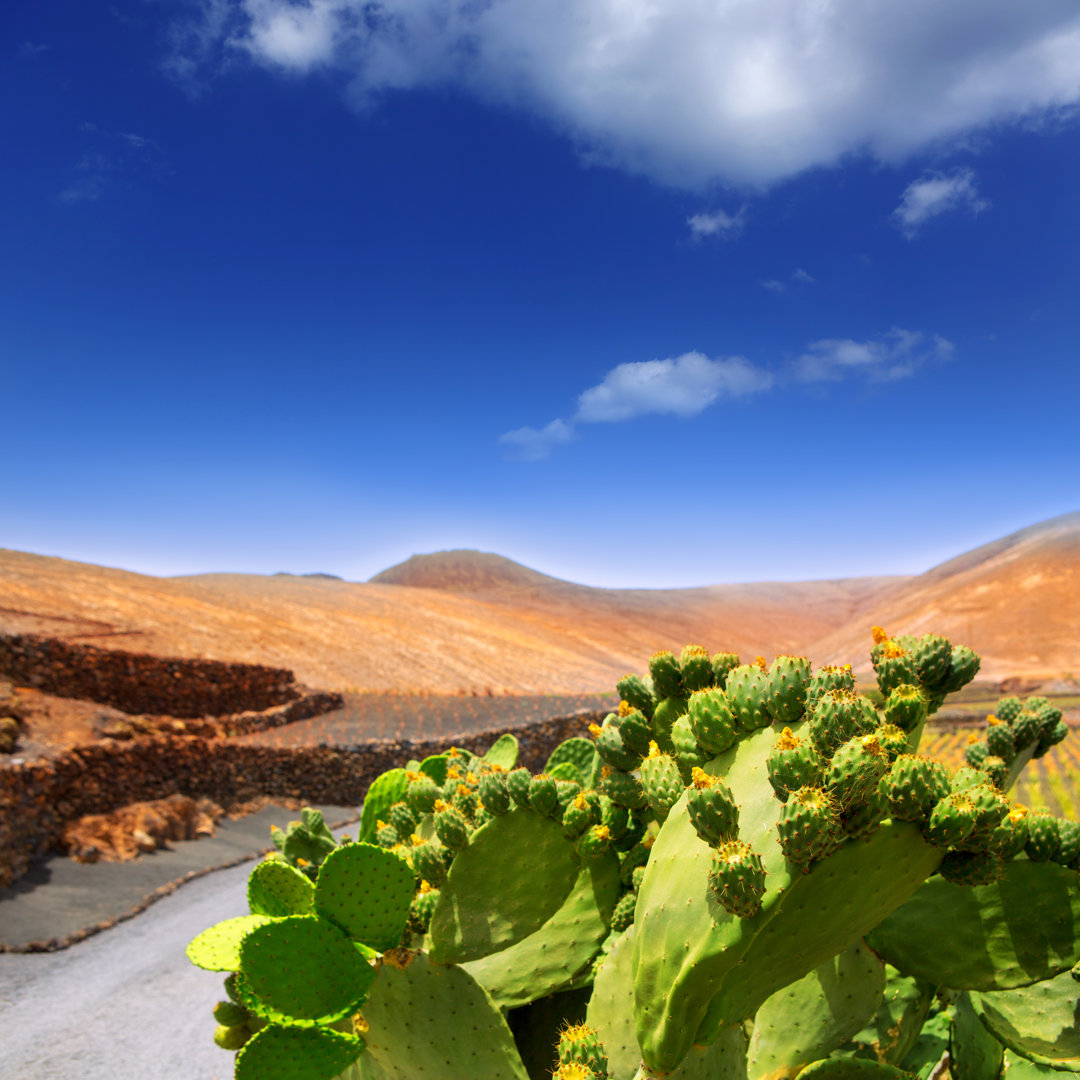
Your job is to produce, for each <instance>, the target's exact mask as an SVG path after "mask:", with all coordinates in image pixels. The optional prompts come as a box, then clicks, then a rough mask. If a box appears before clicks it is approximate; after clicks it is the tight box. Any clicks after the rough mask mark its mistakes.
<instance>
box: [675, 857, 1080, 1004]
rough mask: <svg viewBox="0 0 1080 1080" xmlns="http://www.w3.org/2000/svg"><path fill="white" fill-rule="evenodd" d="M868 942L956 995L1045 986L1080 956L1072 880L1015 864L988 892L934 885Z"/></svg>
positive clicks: (1078, 904)
mask: <svg viewBox="0 0 1080 1080" xmlns="http://www.w3.org/2000/svg"><path fill="white" fill-rule="evenodd" d="M654 857H655V856H654ZM866 940H867V944H868V945H869V946H870V948H871V949H873V950H874V952H876V953H877V954H878V956H880V957H881V958H882V959H883V960H886V961H887V962H888V963H890V964H893V965H894V966H895V967H897V968H899V969H900V970H901V971H902V972H904V973H905V974H907V975H913V976H916V977H917V978H920V979H925V980H926V981H927V982H931V983H933V984H934V985H936V986H948V987H951V988H952V989H954V990H983V991H985V990H1011V989H1015V988H1016V987H1019V986H1027V985H1029V984H1030V983H1034V982H1039V981H1041V980H1043V979H1049V978H1052V977H1053V976H1055V975H1057V974H1058V973H1059V972H1062V971H1065V970H1066V969H1068V968H1070V967H1071V966H1072V965H1073V963H1075V961H1076V957H1077V955H1078V953H1080V890H1078V889H1077V887H1076V872H1075V871H1074V870H1066V869H1065V868H1064V867H1061V866H1058V865H1057V864H1056V863H1050V862H1046V863H1034V862H1029V861H1028V860H1027V859H1017V860H1015V861H1014V862H1010V863H1006V864H1005V866H1004V868H1003V872H1002V877H1001V879H1000V880H999V881H997V882H995V883H994V884H993V885H979V886H976V887H975V888H965V887H962V886H959V885H952V884H950V883H949V882H947V881H945V880H944V879H943V878H941V877H933V878H931V879H930V880H929V881H927V882H925V883H924V884H923V885H922V886H921V887H920V888H919V890H918V892H916V893H915V895H914V896H913V897H912V898H911V899H910V900H909V901H908V902H907V903H906V904H904V905H903V906H902V907H899V908H897V910H896V911H894V912H893V913H892V914H891V915H890V916H889V917H888V918H887V919H885V920H884V921H883V922H882V923H881V924H880V925H879V926H877V927H875V929H874V930H873V931H872V932H871V933H870V934H868V935H867V939H866Z"/></svg>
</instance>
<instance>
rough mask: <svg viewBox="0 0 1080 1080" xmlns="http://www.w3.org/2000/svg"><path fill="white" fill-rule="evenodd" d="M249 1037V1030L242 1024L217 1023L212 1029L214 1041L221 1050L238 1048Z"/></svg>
mask: <svg viewBox="0 0 1080 1080" xmlns="http://www.w3.org/2000/svg"><path fill="white" fill-rule="evenodd" d="M250 1038H251V1032H250V1031H249V1030H248V1029H247V1028H246V1027H244V1026H242V1025H236V1026H233V1025H229V1024H218V1026H217V1027H216V1028H215V1029H214V1043H215V1044H216V1045H217V1046H220V1047H221V1049H222V1050H239V1049H240V1048H241V1047H242V1046H243V1045H244V1044H245V1043H246V1042H247V1041H248V1039H250Z"/></svg>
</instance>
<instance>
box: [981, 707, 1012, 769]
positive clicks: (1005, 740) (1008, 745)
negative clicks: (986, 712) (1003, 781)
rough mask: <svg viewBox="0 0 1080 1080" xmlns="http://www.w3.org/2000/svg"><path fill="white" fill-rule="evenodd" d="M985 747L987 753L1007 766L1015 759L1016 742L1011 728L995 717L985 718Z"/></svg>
mask: <svg viewBox="0 0 1080 1080" xmlns="http://www.w3.org/2000/svg"><path fill="white" fill-rule="evenodd" d="M986 722H987V728H986V747H987V750H988V751H989V753H991V754H993V755H994V756H995V757H999V758H1001V760H1002V761H1004V762H1005V763H1006V764H1008V763H1009V762H1010V761H1012V759H1013V758H1014V757H1016V742H1015V739H1014V738H1013V733H1012V728H1011V727H1009V725H1008V724H1006V723H1005V721H1004V720H999V719H998V718H997V717H996V716H988V717H987V718H986Z"/></svg>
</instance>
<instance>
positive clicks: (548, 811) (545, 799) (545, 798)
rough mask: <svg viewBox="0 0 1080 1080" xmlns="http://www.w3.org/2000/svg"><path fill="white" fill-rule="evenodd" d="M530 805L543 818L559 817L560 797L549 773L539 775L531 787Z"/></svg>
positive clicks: (535, 777) (533, 779)
mask: <svg viewBox="0 0 1080 1080" xmlns="http://www.w3.org/2000/svg"><path fill="white" fill-rule="evenodd" d="M529 805H530V806H531V807H532V808H533V810H535V811H536V813H538V814H539V815H540V816H541V817H548V818H554V817H557V816H558V808H559V796H558V792H557V791H556V788H555V781H554V780H553V779H552V778H551V777H550V776H548V774H547V773H537V774H536V776H534V777H533V778H532V782H531V783H530V785H529Z"/></svg>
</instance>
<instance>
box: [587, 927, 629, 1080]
mask: <svg viewBox="0 0 1080 1080" xmlns="http://www.w3.org/2000/svg"><path fill="white" fill-rule="evenodd" d="M633 953H634V927H633V926H631V927H629V928H628V929H627V930H625V931H624V932H623V933H622V934H620V935H619V936H618V937H617V938H616V939H615V941H614V943H613V944H612V946H611V949H610V950H609V951H608V954H607V956H605V957H604V960H603V962H602V963H601V964H600V967H599V970H598V971H597V973H596V979H595V980H594V982H593V992H592V996H591V997H590V998H589V1007H588V1010H587V1011H586V1014H585V1022H586V1023H587V1024H588V1025H589V1027H591V1028H592V1029H593V1030H594V1031H595V1032H596V1034H597V1036H598V1037H599V1039H600V1041H601V1042H602V1043H603V1044H604V1051H605V1052H606V1053H607V1059H608V1074H609V1075H610V1076H611V1080H633V1077H634V1074H635V1073H636V1072H637V1069H638V1066H639V1065H640V1064H641V1051H640V1050H639V1049H638V1044H637V1036H636V1035H635V1034H634V956H633Z"/></svg>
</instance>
